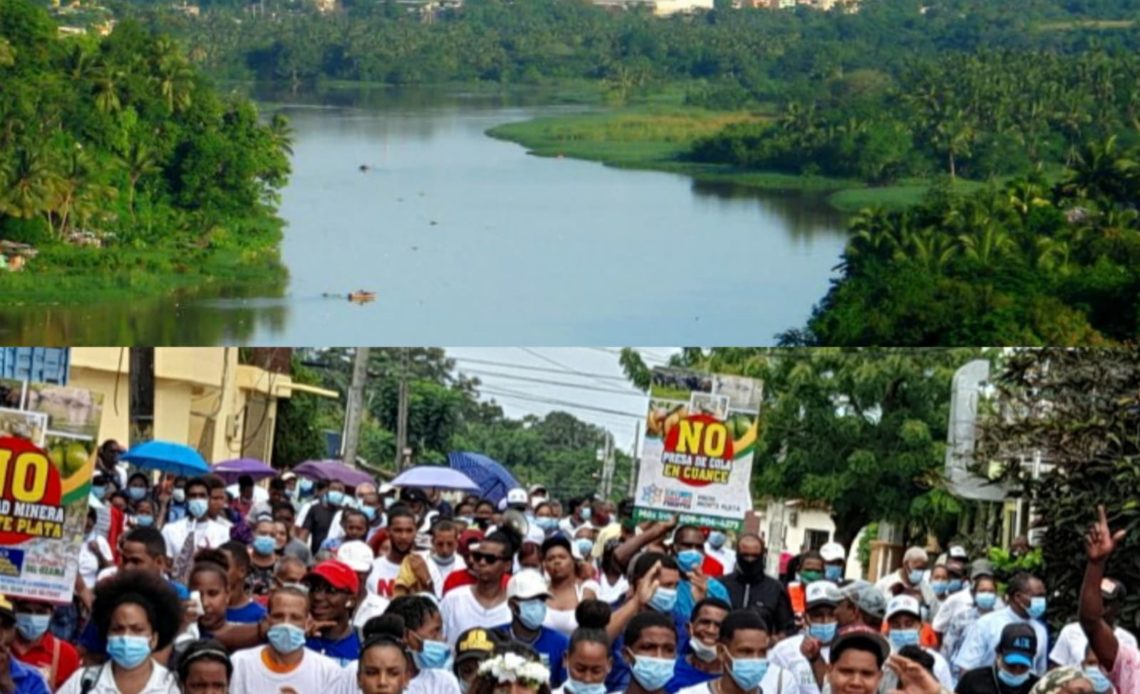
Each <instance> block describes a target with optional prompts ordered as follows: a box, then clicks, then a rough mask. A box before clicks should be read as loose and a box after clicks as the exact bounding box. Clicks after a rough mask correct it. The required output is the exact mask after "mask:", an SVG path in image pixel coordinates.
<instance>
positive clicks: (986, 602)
mask: <svg viewBox="0 0 1140 694" xmlns="http://www.w3.org/2000/svg"><path fill="white" fill-rule="evenodd" d="M970 591H971V593H972V594H973V604H972V605H970V606H969V607H964V608H962V609H960V610H958V611H957V612H956V613H955V614H954V617H953V618H952V619H951V620H950V623H949V625H948V626H947V627H946V633H944V634H943V635H942V648H941V652H942V656H943V657H944V658H946V660H947V661H949V662H950V663H953V662H954V660H955V659H956V657H957V655H958V649H959V648H960V647H961V646H962V640H963V639H964V638H965V636H966V632H967V630H969V628H970V627H972V626H973V625H974V623H975V622H977V621H978V618H980V617H982V616H983V615H987V614H989V613H990V612H993V610H994V607H995V606H996V605H997V582H996V581H995V580H994V577H993V576H988V575H975V576H974V578H973V584H972V585H971V587H970Z"/></svg>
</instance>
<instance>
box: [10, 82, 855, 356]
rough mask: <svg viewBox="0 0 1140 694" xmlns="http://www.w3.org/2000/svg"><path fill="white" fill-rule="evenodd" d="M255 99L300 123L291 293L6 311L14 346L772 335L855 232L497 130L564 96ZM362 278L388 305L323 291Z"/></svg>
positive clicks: (752, 195)
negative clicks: (495, 135) (534, 146)
mask: <svg viewBox="0 0 1140 694" xmlns="http://www.w3.org/2000/svg"><path fill="white" fill-rule="evenodd" d="M259 97H260V98H261V99H262V101H263V108H264V109H265V110H272V109H280V110H281V111H283V112H284V113H286V114H287V115H288V116H289V117H290V118H291V120H292V123H293V127H294V129H295V131H296V141H295V144H294V157H293V176H292V179H291V181H290V184H289V186H288V188H287V189H286V190H285V191H284V192H283V200H282V205H281V214H282V216H283V217H284V218H285V219H286V220H287V221H288V226H287V227H286V230H285V241H284V245H283V248H282V256H283V259H284V262H285V264H286V265H287V266H288V268H289V274H290V279H289V282H288V284H287V285H286V286H285V287H283V288H278V289H276V290H262V291H258V290H250V289H248V288H247V289H245V290H242V291H241V292H227V291H225V290H219V291H216V292H214V294H215V295H212V296H210V295H204V294H202V293H197V294H183V295H180V296H176V297H169V298H164V299H161V300H152V301H135V302H130V303H115V304H107V305H101V306H97V307H49V308H35V309H29V308H21V307H2V306H0V342H6V343H10V344H11V343H16V344H72V345H79V344H116V345H120V344H182V345H190V344H200V345H207V344H219V343H234V342H239V343H242V344H259V345H326V344H382V345H390V344H405V345H409V344H452V345H456V344H468V345H507V344H511V345H516V344H518V345H523V344H526V345H624V344H640V345H674V344H686V345H688V344H705V345H743V344H750V345H763V344H771V343H772V342H773V340H774V335H775V334H776V333H778V332H781V331H783V330H786V329H788V328H793V327H799V326H802V325H803V323H804V321H805V319H806V318H807V316H808V314H809V312H810V310H811V307H812V305H813V304H814V303H815V302H816V301H818V300H819V299H820V298H821V297H822V296H823V294H824V293H825V292H826V291H827V288H828V280H829V278H831V277H832V274H833V273H832V270H831V268H832V267H833V266H834V265H835V264H836V262H837V260H838V257H839V254H840V252H841V251H842V248H843V244H844V241H845V234H844V233H843V232H842V231H841V229H842V218H841V215H839V214H838V213H836V212H834V211H832V210H831V209H829V208H827V207H826V206H825V205H824V204H823V203H822V201H819V200H815V199H812V198H808V197H801V196H785V195H774V194H768V193H757V192H754V191H744V190H741V189H739V188H734V187H733V186H726V185H705V184H695V183H694V182H693V181H692V180H691V179H689V178H686V177H684V176H679V175H674V174H665V173H656V172H640V171H626V170H618V169H612V168H608V167H605V166H602V165H600V164H596V163H590V162H582V161H574V160H570V159H545V158H540V157H534V156H530V155H528V154H527V153H526V150H525V149H524V148H522V147H520V146H518V145H515V144H513V143H510V142H503V141H498V140H494V139H491V138H489V137H487V136H486V135H485V134H484V133H485V131H486V130H487V129H488V128H491V127H493V126H495V125H499V124H501V123H505V122H510V121H516V120H523V119H528V118H532V117H535V116H539V115H543V114H550V113H557V112H561V111H564V110H566V107H559V106H551V105H550V104H549V102H547V103H543V102H542V99H541V98H540V97H537V96H535V95H530V96H527V95H521V96H520V95H511V96H502V95H494V96H486V95H472V94H461V93H455V92H450V93H442V92H439V91H426V90H404V91H400V92H393V91H382V90H376V91H369V92H362V91H355V90H354V91H334V92H328V91H326V92H325V93H322V94H321V95H319V96H318V95H313V96H309V97H305V96H289V97H282V96H279V95H266V94H262V95H259ZM362 164H367V165H369V166H371V167H373V168H372V169H370V170H369V171H367V172H362V171H361V170H360V166H361V165H362ZM355 289H366V290H370V291H374V292H376V294H377V300H376V301H375V302H373V303H370V304H366V305H354V304H350V303H349V302H347V301H345V300H344V299H341V298H330V297H328V296H326V295H328V294H335V295H341V296H343V295H344V294H345V293H347V292H349V291H351V290H355Z"/></svg>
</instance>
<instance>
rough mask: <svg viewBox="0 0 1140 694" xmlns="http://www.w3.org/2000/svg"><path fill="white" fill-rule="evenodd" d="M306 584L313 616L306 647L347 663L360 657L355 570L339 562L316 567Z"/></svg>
mask: <svg viewBox="0 0 1140 694" xmlns="http://www.w3.org/2000/svg"><path fill="white" fill-rule="evenodd" d="M303 583H304V585H305V587H306V588H308V590H309V611H310V613H311V615H312V622H311V625H310V628H309V629H307V630H306V633H307V634H308V635H309V636H308V638H307V639H306V640H305V646H306V647H307V648H309V649H310V650H313V651H315V652H317V653H319V654H321V655H326V656H328V657H329V658H332V659H333V661H334V662H337V663H339V664H340V665H341V666H344V665H346V664H348V663H350V662H353V661H355V660H356V659H357V658H359V657H360V637H359V636H358V635H357V633H356V629H354V628H353V626H352V611H353V609H354V608H355V606H356V599H357V595H358V594H359V593H360V579H358V578H357V576H356V572H354V571H353V570H352V569H351V568H349V567H348V566H346V565H345V564H342V563H341V562H339V561H335V560H327V561H323V562H321V563H319V564H317V565H316V566H314V567H313V570H312V571H310V572H309V573H308V574H306V576H305V578H304V580H303Z"/></svg>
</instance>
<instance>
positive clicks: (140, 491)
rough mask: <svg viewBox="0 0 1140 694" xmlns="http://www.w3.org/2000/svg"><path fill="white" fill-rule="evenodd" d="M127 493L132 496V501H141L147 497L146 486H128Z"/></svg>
mask: <svg viewBox="0 0 1140 694" xmlns="http://www.w3.org/2000/svg"><path fill="white" fill-rule="evenodd" d="M127 495H128V496H129V497H131V501H139V500H140V499H145V498H146V487H127Z"/></svg>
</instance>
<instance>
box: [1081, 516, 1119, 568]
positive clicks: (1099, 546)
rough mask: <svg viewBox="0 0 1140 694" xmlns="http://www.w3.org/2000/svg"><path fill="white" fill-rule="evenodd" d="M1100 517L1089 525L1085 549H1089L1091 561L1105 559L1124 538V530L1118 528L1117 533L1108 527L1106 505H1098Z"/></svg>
mask: <svg viewBox="0 0 1140 694" xmlns="http://www.w3.org/2000/svg"><path fill="white" fill-rule="evenodd" d="M1096 508H1097V512H1098V513H1099V514H1100V518H1099V519H1098V520H1097V522H1096V523H1093V524H1092V525H1090V526H1089V531H1088V534H1087V535H1085V549H1086V550H1087V551H1088V555H1089V561H1104V560H1105V559H1108V556H1109V555H1110V554H1112V552H1113V550H1115V549H1116V543H1118V542H1120V541H1121V540H1123V539H1124V531H1123V530H1117V531H1116V533H1115V534H1113V532H1112V531H1111V530H1109V528H1108V516H1107V515H1106V514H1105V512H1104V506H1097V507H1096Z"/></svg>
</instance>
